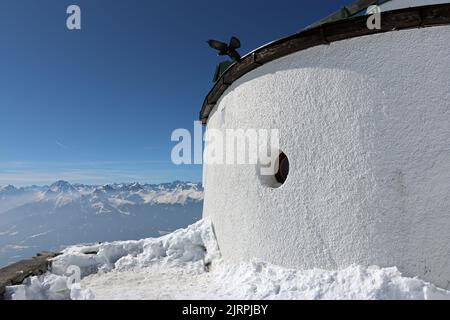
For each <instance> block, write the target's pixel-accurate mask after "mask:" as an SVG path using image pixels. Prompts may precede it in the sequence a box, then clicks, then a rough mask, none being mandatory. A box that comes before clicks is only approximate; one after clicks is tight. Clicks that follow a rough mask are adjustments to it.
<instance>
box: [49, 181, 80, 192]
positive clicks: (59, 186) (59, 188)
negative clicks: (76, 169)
mask: <svg viewBox="0 0 450 320" xmlns="http://www.w3.org/2000/svg"><path fill="white" fill-rule="evenodd" d="M49 190H50V191H52V192H55V193H60V192H72V191H75V190H76V189H75V188H74V187H73V186H72V185H71V184H70V183H69V182H67V181H64V180H59V181H56V182H55V183H53V184H52V185H51V186H50V188H49Z"/></svg>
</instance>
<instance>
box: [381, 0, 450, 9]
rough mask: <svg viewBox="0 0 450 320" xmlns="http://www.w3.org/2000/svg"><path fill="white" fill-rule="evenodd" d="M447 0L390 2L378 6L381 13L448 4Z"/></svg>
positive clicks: (401, 0)
mask: <svg viewBox="0 0 450 320" xmlns="http://www.w3.org/2000/svg"><path fill="white" fill-rule="evenodd" d="M449 2H450V1H449V0H391V1H388V2H386V3H384V4H382V5H380V7H381V10H382V11H389V10H396V9H402V8H410V7H419V6H426V5H430V4H442V3H449Z"/></svg>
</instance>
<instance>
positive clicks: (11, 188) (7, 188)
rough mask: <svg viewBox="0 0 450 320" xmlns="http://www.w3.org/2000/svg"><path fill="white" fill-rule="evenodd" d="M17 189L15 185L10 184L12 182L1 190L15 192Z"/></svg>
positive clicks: (0, 189) (0, 190)
mask: <svg viewBox="0 0 450 320" xmlns="http://www.w3.org/2000/svg"><path fill="white" fill-rule="evenodd" d="M15 191H18V189H17V188H16V187H14V186H13V185H10V184H9V185H7V186H3V187H1V188H0V192H5V193H6V192H8V193H11V192H15Z"/></svg>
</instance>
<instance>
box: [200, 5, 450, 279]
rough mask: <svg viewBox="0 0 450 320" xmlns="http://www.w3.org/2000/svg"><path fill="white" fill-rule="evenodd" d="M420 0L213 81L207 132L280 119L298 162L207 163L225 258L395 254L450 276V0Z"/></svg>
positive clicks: (204, 115)
mask: <svg viewBox="0 0 450 320" xmlns="http://www.w3.org/2000/svg"><path fill="white" fill-rule="evenodd" d="M434 2H436V1H434ZM411 3H413V4H412V5H413V7H409V6H410V5H411ZM396 4H397V7H396ZM420 4H421V3H420V2H419V1H401V0H399V1H392V2H391V3H387V4H386V8H388V9H389V10H390V9H396V8H398V7H403V6H405V7H406V8H403V9H400V10H393V11H383V12H382V14H381V30H376V29H374V30H370V29H368V28H367V26H366V20H367V17H366V16H358V17H354V18H350V19H345V20H341V21H337V22H333V23H327V24H324V25H321V26H318V27H315V28H312V29H307V30H305V31H302V32H300V33H298V34H294V35H292V36H289V37H287V38H283V39H280V40H277V41H275V42H272V43H269V44H268V45H266V46H264V47H261V48H259V49H257V50H255V51H254V52H251V53H250V54H248V55H246V56H244V57H243V58H242V59H241V60H240V61H239V62H237V63H235V64H234V65H232V66H231V67H230V68H229V69H228V70H227V71H226V72H225V73H224V74H223V75H222V77H221V78H220V79H219V80H218V82H217V83H216V84H215V85H214V87H213V89H212V90H211V92H210V93H209V94H208V96H207V97H206V99H205V102H204V105H203V107H202V110H201V113H200V117H201V120H202V121H203V123H205V124H206V130H207V131H208V130H211V129H217V130H221V131H225V130H226V129H229V128H231V129H238V128H239V129H244V130H246V129H249V128H264V129H269V128H274V129H279V136H280V143H279V146H280V148H279V153H284V154H285V155H286V156H287V158H288V161H289V173H288V175H287V179H286V180H285V181H284V183H283V184H281V183H279V184H271V183H270V182H268V180H266V179H262V178H261V176H260V173H259V171H258V170H257V169H258V168H257V167H258V166H257V165H254V164H246V165H242V164H241V165H237V164H236V165H227V164H222V165H221V164H205V165H204V187H205V199H204V211H203V215H204V217H207V218H210V219H211V221H212V223H213V226H214V229H215V233H216V237H217V240H218V243H219V247H220V250H221V252H222V255H223V258H224V259H226V260H230V261H234V262H237V261H241V260H250V259H260V260H264V261H268V262H271V263H274V264H277V265H282V266H286V267H295V268H304V269H305V268H307V269H309V268H323V269H338V268H345V267H347V266H349V265H351V264H362V265H379V266H382V267H389V266H397V267H398V268H399V270H400V271H402V272H403V273H404V275H407V276H419V277H420V278H422V279H425V280H427V281H430V282H433V283H435V284H436V285H438V286H440V287H443V288H448V287H450V72H449V71H450V70H449V69H450V4H431V5H426V6H420V7H417V5H420ZM414 5H415V6H414ZM382 8H383V7H382ZM277 180H278V179H277Z"/></svg>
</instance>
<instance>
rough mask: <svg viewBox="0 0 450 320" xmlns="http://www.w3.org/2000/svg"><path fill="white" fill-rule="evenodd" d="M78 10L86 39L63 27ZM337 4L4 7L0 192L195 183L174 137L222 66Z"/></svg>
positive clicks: (88, 1) (41, 0)
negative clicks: (234, 41)
mask: <svg viewBox="0 0 450 320" xmlns="http://www.w3.org/2000/svg"><path fill="white" fill-rule="evenodd" d="M70 4H77V5H79V6H80V7H81V11H82V30H80V31H69V30H67V28H66V18H67V14H66V8H67V7H68V6H69V5H70ZM343 4H346V2H342V1H331V0H315V1H300V0H295V1H294V0H278V1H266V2H262V1H255V0H246V1H242V0H240V1H237V0H228V1H213V0H208V1H206V0H192V1H185V0H165V1H148V0H147V1H144V0H126V1H125V0H120V1H119V0H71V1H65V0H1V2H0V185H5V184H9V183H11V184H15V185H30V184H47V183H51V182H53V181H55V180H58V179H65V180H69V181H71V182H79V183H95V184H102V183H111V182H128V181H139V182H150V183H158V182H165V181H173V180H191V181H201V166H200V165H182V166H176V165H173V164H172V163H171V160H170V151H171V148H172V147H173V146H174V144H175V143H173V142H171V141H170V135H171V133H172V131H173V130H174V129H176V128H187V129H190V130H191V131H192V130H193V121H194V120H197V118H198V112H199V109H200V106H201V103H202V101H203V99H204V96H205V95H206V93H207V92H208V90H209V89H210V88H211V85H212V83H211V78H212V76H213V72H214V68H215V65H216V63H218V62H220V61H221V58H219V57H218V56H217V55H216V54H215V53H214V52H213V51H212V50H211V49H209V48H208V46H207V44H206V40H208V39H210V38H216V39H223V40H228V39H229V37H230V36H231V35H236V36H238V37H239V38H240V39H241V41H242V48H241V49H240V52H241V54H245V53H246V52H248V51H251V50H253V49H254V48H256V47H259V46H261V45H263V44H265V43H267V42H269V41H272V40H275V39H277V38H280V37H282V36H285V35H289V34H291V33H293V32H296V31H298V30H300V29H301V28H302V27H304V26H306V25H308V24H310V23H312V22H314V21H316V20H318V19H319V18H322V17H324V16H326V15H327V14H329V13H331V12H333V11H335V10H337V9H338V8H339V7H340V6H341V5H343Z"/></svg>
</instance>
